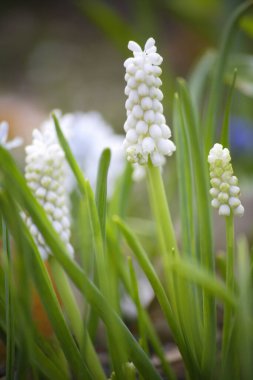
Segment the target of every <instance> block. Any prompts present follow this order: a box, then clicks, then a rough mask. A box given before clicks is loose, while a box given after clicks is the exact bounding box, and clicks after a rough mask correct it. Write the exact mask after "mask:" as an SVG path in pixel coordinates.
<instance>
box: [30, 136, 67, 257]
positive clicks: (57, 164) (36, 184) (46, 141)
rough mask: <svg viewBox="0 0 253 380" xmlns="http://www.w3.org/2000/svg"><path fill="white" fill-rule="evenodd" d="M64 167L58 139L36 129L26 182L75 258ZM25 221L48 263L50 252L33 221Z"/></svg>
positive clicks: (64, 161)
mask: <svg viewBox="0 0 253 380" xmlns="http://www.w3.org/2000/svg"><path fill="white" fill-rule="evenodd" d="M65 165H66V160H65V155H64V152H63V150H62V149H61V147H60V145H59V144H58V143H57V141H56V140H55V135H54V134H53V133H50V132H49V131H46V132H40V131H39V130H37V129H35V130H34V131H33V141H32V144H31V145H29V146H27V147H26V167H25V178H26V181H27V184H28V186H29V187H30V189H31V190H32V192H33V193H34V195H35V197H36V198H37V200H38V201H39V203H40V204H41V205H42V206H43V207H44V209H45V211H46V213H47V216H48V218H49V220H50V221H51V222H52V225H53V227H54V229H55V230H56V232H57V233H58V234H59V236H60V237H61V239H62V241H63V242H64V243H65V244H66V247H67V250H68V252H69V254H70V255H71V256H72V255H73V253H74V250H73V247H72V246H71V244H70V241H69V239H70V216H69V209H68V204H67V194H66V190H65V168H64V167H65ZM24 218H25V220H26V223H27V225H28V227H29V230H30V232H31V234H32V236H33V237H34V240H35V242H36V244H37V246H38V248H39V251H40V254H41V256H42V258H43V259H44V260H46V259H47V258H48V256H49V254H50V250H49V248H48V247H47V245H46V244H45V241H44V239H43V237H42V235H41V233H40V232H39V230H38V228H37V227H36V225H35V224H34V223H33V221H32V219H31V217H30V216H26V215H24Z"/></svg>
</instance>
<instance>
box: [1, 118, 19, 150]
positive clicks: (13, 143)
mask: <svg viewBox="0 0 253 380" xmlns="http://www.w3.org/2000/svg"><path fill="white" fill-rule="evenodd" d="M8 133H9V124H8V123H7V121H2V122H1V123H0V145H2V146H3V147H4V148H6V149H8V150H11V149H14V148H17V147H19V146H20V145H22V143H23V139H22V138H21V137H15V138H14V139H13V140H10V141H7V138H8Z"/></svg>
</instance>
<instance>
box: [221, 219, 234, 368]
mask: <svg viewBox="0 0 253 380" xmlns="http://www.w3.org/2000/svg"><path fill="white" fill-rule="evenodd" d="M226 243H227V256H226V285H227V288H228V289H229V290H231V291H233V289H234V217H233V215H230V216H228V217H226ZM232 317H233V315H232V309H231V306H230V305H229V304H228V303H226V304H225V305H224V317H223V335H222V361H223V365H225V363H226V358H227V353H228V349H229V342H230V336H231V326H232V325H231V324H232Z"/></svg>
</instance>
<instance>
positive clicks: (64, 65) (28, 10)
mask: <svg viewBox="0 0 253 380" xmlns="http://www.w3.org/2000/svg"><path fill="white" fill-rule="evenodd" d="M239 3H240V1H239V0H223V1H221V0H157V1H152V0H142V1H134V0H129V1H117V0H107V1H106V0H90V1H89V0H78V1H71V0H62V1H60V0H54V1H49V0H47V1H43V2H39V1H37V2H35V1H32V0H30V1H27V0H26V1H18V0H16V1H13V0H9V1H1V4H0V35H1V37H0V41H1V45H0V47H1V60H0V118H1V119H7V121H9V122H10V124H11V128H14V129H16V128H17V129H21V130H22V134H25V136H27V135H29V134H30V131H28V132H27V133H26V131H27V130H29V129H30V128H34V127H37V126H38V125H36V124H38V123H39V121H40V120H41V119H43V118H44V117H45V115H46V116H47V115H48V113H49V112H50V111H51V110H52V109H54V108H60V109H62V110H63V111H66V112H67V111H75V110H82V111H89V110H94V109H95V110H98V111H100V112H101V113H102V114H103V115H104V117H105V118H106V120H107V121H108V122H109V123H111V124H112V125H113V127H114V128H115V129H116V130H117V131H118V132H121V130H122V125H123V122H124V117H125V110H124V102H125V97H124V93H123V89H124V68H123V60H124V59H125V58H126V57H127V56H128V52H127V42H128V40H129V39H135V40H136V41H138V42H140V43H143V42H144V41H145V40H146V39H147V38H148V37H150V36H153V37H154V38H155V39H156V40H157V45H158V49H159V51H160V52H161V54H162V55H163V57H164V64H163V70H164V72H165V71H166V75H167V77H169V74H170V77H169V79H168V80H170V82H169V88H170V90H171V93H172V91H173V86H174V82H173V80H174V78H175V77H176V76H178V75H180V76H184V77H186V76H187V75H188V73H189V72H190V70H191V68H192V67H193V65H194V63H195V62H196V61H197V60H198V58H199V57H200V56H201V55H202V54H203V53H204V52H205V51H206V49H207V48H216V47H217V46H218V44H219V42H220V36H221V33H222V29H223V27H224V23H225V22H226V19H227V17H228V14H229V13H230V12H231V11H232V10H233V9H234V8H235V7H236V5H238V4H239ZM248 29H249V28H248ZM251 42H252V40H250V39H249V40H247V37H245V35H244V37H243V45H244V47H246V48H247V47H248V46H250V43H251ZM239 43H240V42H239ZM23 118H24V120H23ZM16 119H17V120H16ZM19 127H20V128H19ZM19 133H21V132H20V131H19Z"/></svg>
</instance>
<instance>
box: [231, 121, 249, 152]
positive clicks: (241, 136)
mask: <svg viewBox="0 0 253 380" xmlns="http://www.w3.org/2000/svg"><path fill="white" fill-rule="evenodd" d="M230 147H231V152H232V154H234V155H236V156H238V157H245V156H247V157H248V156H253V124H252V123H251V122H250V121H248V120H246V119H243V118H240V117H231V120H230Z"/></svg>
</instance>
